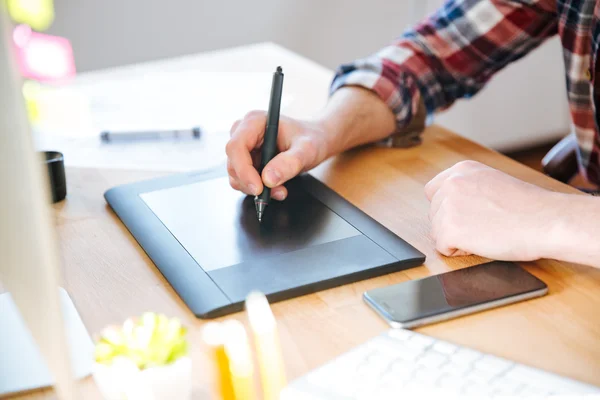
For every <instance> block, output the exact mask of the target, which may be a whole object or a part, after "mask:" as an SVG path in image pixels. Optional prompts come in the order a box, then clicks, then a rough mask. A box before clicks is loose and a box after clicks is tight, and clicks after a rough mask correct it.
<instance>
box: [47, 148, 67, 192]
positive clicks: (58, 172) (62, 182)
mask: <svg viewBox="0 0 600 400" xmlns="http://www.w3.org/2000/svg"><path fill="white" fill-rule="evenodd" d="M43 160H44V162H45V163H46V169H47V170H48V180H49V182H50V192H51V193H52V202H53V203H57V202H59V201H61V200H63V199H64V198H65V197H67V180H66V178H65V161H64V157H63V155H62V153H59V152H58V151H44V152H43Z"/></svg>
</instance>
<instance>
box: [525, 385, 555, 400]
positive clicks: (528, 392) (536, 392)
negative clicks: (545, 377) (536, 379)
mask: <svg viewBox="0 0 600 400" xmlns="http://www.w3.org/2000/svg"><path fill="white" fill-rule="evenodd" d="M549 395H550V392H549V391H547V390H544V389H538V388H534V387H532V386H525V387H524V388H523V390H521V391H519V396H520V397H524V398H536V399H543V398H546V397H548V396H549Z"/></svg>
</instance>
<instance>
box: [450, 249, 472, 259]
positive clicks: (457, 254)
mask: <svg viewBox="0 0 600 400" xmlns="http://www.w3.org/2000/svg"><path fill="white" fill-rule="evenodd" d="M470 255H472V254H471V253H469V252H468V251H464V250H458V249H457V250H456V251H455V252H454V253H453V254H452V257H464V256H470Z"/></svg>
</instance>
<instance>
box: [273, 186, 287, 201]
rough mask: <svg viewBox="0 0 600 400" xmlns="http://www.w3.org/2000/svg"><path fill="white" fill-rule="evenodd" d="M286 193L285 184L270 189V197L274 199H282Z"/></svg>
mask: <svg viewBox="0 0 600 400" xmlns="http://www.w3.org/2000/svg"><path fill="white" fill-rule="evenodd" d="M287 195H288V190H287V188H286V187H285V186H277V187H275V188H273V189H271V197H272V198H273V199H275V200H279V201H283V200H285V198H286V197H287Z"/></svg>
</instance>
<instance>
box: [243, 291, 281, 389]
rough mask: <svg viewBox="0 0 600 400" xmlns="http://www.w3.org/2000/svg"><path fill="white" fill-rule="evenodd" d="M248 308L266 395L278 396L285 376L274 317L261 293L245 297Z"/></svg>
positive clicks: (253, 293)
mask: <svg viewBox="0 0 600 400" xmlns="http://www.w3.org/2000/svg"><path fill="white" fill-rule="evenodd" d="M246 311H247V313H248V319H249V321H250V327H251V328H252V333H253V335H254V343H255V346H256V355H257V358H258V366H259V369H260V376H261V383H262V389H263V398H264V399H265V400H276V399H279V395H280V392H281V390H282V389H283V388H284V387H285V385H286V377H285V365H284V362H283V355H282V353H281V346H280V343H279V334H278V332H277V324H276V322H275V317H274V316H273V312H272V311H271V308H270V307H269V302H268V301H267V298H266V297H265V296H264V295H263V294H262V293H258V292H252V293H250V294H249V295H248V297H247V298H246Z"/></svg>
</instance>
